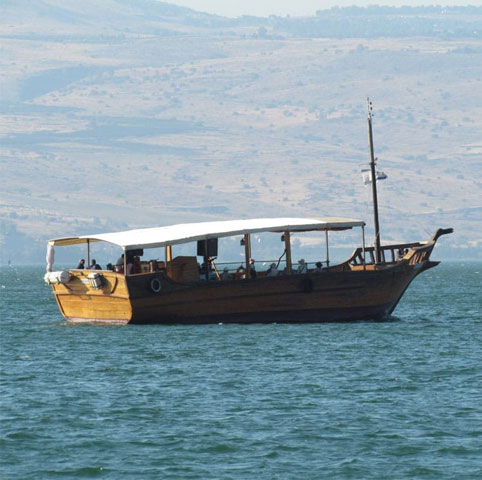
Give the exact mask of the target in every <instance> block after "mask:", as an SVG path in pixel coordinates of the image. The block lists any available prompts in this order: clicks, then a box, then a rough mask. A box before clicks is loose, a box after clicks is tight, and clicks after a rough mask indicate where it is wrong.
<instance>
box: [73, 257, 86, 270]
mask: <svg viewBox="0 0 482 480" xmlns="http://www.w3.org/2000/svg"><path fill="white" fill-rule="evenodd" d="M75 268H76V269H77V270H83V269H84V268H85V260H84V259H83V258H81V259H80V260H79V263H78V264H77V266H76V267H75Z"/></svg>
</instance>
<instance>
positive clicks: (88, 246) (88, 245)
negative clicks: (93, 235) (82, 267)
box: [87, 239, 90, 267]
mask: <svg viewBox="0 0 482 480" xmlns="http://www.w3.org/2000/svg"><path fill="white" fill-rule="evenodd" d="M87 266H88V267H90V240H89V239H87Z"/></svg>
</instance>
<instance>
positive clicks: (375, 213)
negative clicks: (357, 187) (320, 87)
mask: <svg viewBox="0 0 482 480" xmlns="http://www.w3.org/2000/svg"><path fill="white" fill-rule="evenodd" d="M367 101H368V141H369V144H370V173H371V177H372V178H371V180H372V197H373V220H374V223H375V259H376V263H381V261H382V259H381V246H380V225H379V222H378V198H377V175H376V171H375V163H376V159H375V154H374V153H373V131H372V102H370V99H369V98H367Z"/></svg>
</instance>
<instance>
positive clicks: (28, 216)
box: [0, 0, 482, 264]
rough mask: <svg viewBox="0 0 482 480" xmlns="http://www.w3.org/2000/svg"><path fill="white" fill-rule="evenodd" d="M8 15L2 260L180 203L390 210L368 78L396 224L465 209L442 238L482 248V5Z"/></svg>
mask: <svg viewBox="0 0 482 480" xmlns="http://www.w3.org/2000/svg"><path fill="white" fill-rule="evenodd" d="M79 5H81V6H79ZM0 17H1V20H0V22H1V24H0V38H1V40H0V41H1V46H2V56H1V67H2V68H1V74H0V75H1V77H0V78H1V107H2V110H1V117H0V118H1V123H0V128H1V130H0V133H1V150H0V162H1V172H2V174H1V181H0V182H1V183H0V245H1V252H0V263H1V264H5V263H6V262H7V261H8V260H10V259H12V260H13V261H14V262H17V263H22V262H41V261H43V256H44V249H45V240H46V239H47V238H51V237H55V236H63V235H65V236H67V235H70V234H81V233H93V232H97V231H113V230H118V229H124V228H136V227H144V226H157V225H163V224H170V223H175V222H187V221H202V220H211V219H230V218H238V217H241V218H248V217H260V216H281V215H283V216H324V215H338V216H349V217H354V218H357V217H359V218H362V219H365V220H367V221H368V222H370V220H371V211H370V208H369V202H368V190H367V188H366V187H364V186H363V184H362V182H361V176H360V174H359V169H360V164H362V163H364V162H366V161H367V159H368V148H367V132H366V97H367V96H370V97H371V98H372V100H373V102H374V106H375V117H374V129H375V131H374V136H375V150H376V155H377V157H378V158H379V163H380V168H381V169H382V170H384V171H385V172H386V173H387V174H388V179H387V180H386V181H384V182H382V183H381V184H380V190H381V191H380V197H381V198H380V202H381V221H382V229H383V230H382V234H383V240H385V241H392V240H394V241H398V240H407V241H408V240H420V239H425V238H426V237H428V236H429V235H430V234H431V233H432V231H433V230H434V229H435V228H436V227H439V226H442V227H448V226H452V227H454V228H455V230H456V235H453V236H452V237H451V238H447V239H444V240H443V242H442V244H443V246H442V247H440V249H441V250H440V251H441V253H443V254H444V255H447V256H449V257H450V258H469V257H472V256H474V255H475V256H478V258H481V250H482V248H481V247H482V239H481V234H480V232H481V230H482V229H481V221H480V218H481V213H482V212H481V211H482V208H481V173H482V167H481V156H482V140H481V137H480V132H481V131H482V125H481V124H482V48H481V36H482V28H481V26H482V9H481V8H477V7H467V8H465V9H464V8H454V9H443V10H442V9H438V10H437V9H421V10H420V9H409V10H408V11H407V10H401V9H399V10H397V9H386V10H384V9H381V8H378V9H377V8H375V7H374V8H370V9H365V10H363V9H361V10H360V11H358V10H356V9H355V10H354V9H334V10H329V11H322V12H318V14H317V15H316V17H312V18H300V19H296V18H280V17H270V18H267V19H262V18H253V17H242V18H240V19H234V20H233V19H225V18H222V17H218V16H214V15H207V14H201V13H199V12H195V11H193V10H189V9H186V8H181V7H175V6H173V5H169V4H166V3H161V2H156V1H154V0H142V1H134V0H108V1H105V2H102V7H99V2H96V1H94V0H88V1H85V2H82V4H80V3H78V2H74V1H73V0H69V1H62V2H61V1H60V0H44V1H37V2H34V5H32V2H28V1H24V0H22V1H13V0H7V1H4V2H2V7H1V12H0ZM388 25H390V26H391V28H387V26H388ZM404 25H408V26H409V28H408V27H406V28H401V27H403V26H404ZM362 26H363V28H364V29H363V31H362V30H361V27H362ZM328 27H329V28H328ZM348 27H349V28H348Z"/></svg>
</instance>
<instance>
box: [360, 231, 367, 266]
mask: <svg viewBox="0 0 482 480" xmlns="http://www.w3.org/2000/svg"><path fill="white" fill-rule="evenodd" d="M361 231H362V251H363V270H366V269H367V263H366V259H365V226H364V225H362V227H361Z"/></svg>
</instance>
